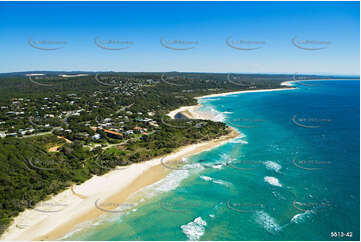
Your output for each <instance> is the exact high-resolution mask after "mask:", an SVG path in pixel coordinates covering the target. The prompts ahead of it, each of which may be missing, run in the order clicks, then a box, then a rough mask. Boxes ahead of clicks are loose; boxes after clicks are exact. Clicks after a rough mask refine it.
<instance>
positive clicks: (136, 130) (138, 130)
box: [133, 126, 142, 133]
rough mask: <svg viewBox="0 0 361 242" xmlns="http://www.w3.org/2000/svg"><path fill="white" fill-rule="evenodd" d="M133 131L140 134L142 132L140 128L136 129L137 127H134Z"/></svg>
mask: <svg viewBox="0 0 361 242" xmlns="http://www.w3.org/2000/svg"><path fill="white" fill-rule="evenodd" d="M133 130H134V131H135V132H137V133H140V132H141V131H142V128H141V127H138V126H135V127H134V128H133Z"/></svg>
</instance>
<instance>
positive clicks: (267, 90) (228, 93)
mask: <svg viewBox="0 0 361 242" xmlns="http://www.w3.org/2000/svg"><path fill="white" fill-rule="evenodd" d="M290 89H296V88H295V87H290V88H287V87H285V88H274V89H259V90H244V91H235V92H224V93H217V94H211V95H206V96H201V97H196V99H200V98H210V97H223V96H229V95H233V94H240V93H250V92H274V91H285V90H290Z"/></svg>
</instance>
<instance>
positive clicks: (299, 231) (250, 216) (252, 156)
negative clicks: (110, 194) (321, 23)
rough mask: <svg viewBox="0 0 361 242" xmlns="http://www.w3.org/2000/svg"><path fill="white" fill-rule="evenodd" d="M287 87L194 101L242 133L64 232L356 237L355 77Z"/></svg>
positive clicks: (143, 236)
mask: <svg viewBox="0 0 361 242" xmlns="http://www.w3.org/2000/svg"><path fill="white" fill-rule="evenodd" d="M294 86H295V87H297V89H294V90H284V91H272V92H257V93H242V94H234V95H228V96H223V97H212V98H203V99H201V100H200V103H202V104H203V106H202V108H201V111H206V112H212V113H213V115H214V117H216V118H217V120H221V121H223V122H225V123H227V124H228V125H229V126H232V127H234V128H236V129H237V130H238V131H239V132H240V133H241V135H240V136H239V137H237V138H236V139H234V140H232V141H230V142H228V143H226V144H224V145H222V146H219V147H217V148H215V149H212V150H210V151H206V152H203V153H200V154H198V155H196V156H193V157H191V158H190V159H188V160H187V161H185V165H184V167H183V169H179V170H174V171H172V172H171V173H170V174H169V175H168V176H167V177H166V178H165V179H163V180H162V181H160V182H158V183H156V184H153V185H151V186H149V187H146V188H144V189H143V190H142V191H140V192H139V193H138V194H137V195H135V196H134V199H133V200H134V201H137V202H136V203H134V207H133V208H131V209H129V208H127V210H126V211H125V212H124V213H121V214H107V215H104V216H102V217H101V218H99V219H97V221H92V222H90V223H88V224H83V225H81V226H80V227H78V228H75V229H74V231H73V232H72V233H71V234H69V235H67V236H66V237H65V238H63V239H64V240H158V241H159V240H255V241H261V240H313V241H320V240H359V239H360V224H359V221H360V209H359V208H360V187H359V186H360V106H359V105H360V82H359V81H346V80H345V81H312V82H307V84H306V83H305V84H302V83H297V84H294ZM137 197H138V198H137ZM139 197H142V199H141V200H139ZM136 198H137V199H138V200H137V199H136Z"/></svg>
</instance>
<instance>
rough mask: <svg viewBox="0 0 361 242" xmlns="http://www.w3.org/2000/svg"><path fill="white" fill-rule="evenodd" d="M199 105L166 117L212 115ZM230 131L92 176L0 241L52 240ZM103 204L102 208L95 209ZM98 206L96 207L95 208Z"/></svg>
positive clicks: (27, 215) (28, 213)
mask: <svg viewBox="0 0 361 242" xmlns="http://www.w3.org/2000/svg"><path fill="white" fill-rule="evenodd" d="M290 89H295V88H278V89H264V90H247V91H236V92H228V93H220V94H212V95H206V96H202V97H197V99H200V98H209V97H220V96H227V95H232V94H239V93H249V92H265V91H282V90H290ZM200 107H201V105H200V104H198V105H194V106H185V107H181V108H179V109H176V110H173V111H171V112H170V113H169V114H168V116H170V117H171V118H174V117H175V115H176V114H177V113H182V114H183V115H184V116H186V117H187V118H189V119H210V120H212V118H213V117H212V116H211V115H210V114H207V113H206V112H199V111H198V109H199V108H200ZM230 129H231V132H230V133H229V134H228V135H226V136H222V137H220V138H218V139H215V140H211V141H207V142H202V143H198V144H192V145H188V146H184V147H181V148H179V149H178V150H176V151H175V152H173V153H171V154H169V155H166V156H163V157H158V158H154V159H152V160H149V161H145V162H141V163H137V164H132V165H130V166H128V167H126V168H122V169H115V170H112V171H110V172H108V173H107V174H104V175H102V176H93V177H92V178H91V179H89V180H87V181H86V182H84V183H82V184H80V185H74V186H72V187H71V188H69V189H66V190H65V191H63V192H61V193H59V194H57V195H56V196H53V197H52V198H50V199H49V200H47V201H45V202H41V203H39V204H37V205H36V206H35V209H27V210H25V211H24V212H22V213H20V214H19V215H18V216H17V217H16V218H14V222H13V223H12V224H11V226H10V227H9V228H8V230H7V231H6V232H5V233H4V234H3V235H2V236H1V238H0V239H1V240H56V239H60V238H62V237H63V236H64V235H66V234H68V233H69V232H71V231H72V229H74V227H75V226H76V225H78V224H81V223H83V222H86V221H91V220H93V219H95V218H97V217H99V216H100V215H102V214H104V213H105V211H104V210H107V207H106V206H107V205H110V207H111V206H113V207H112V208H110V207H109V210H114V209H115V207H116V206H117V205H121V204H122V203H123V204H124V203H125V202H126V200H127V199H128V198H129V197H130V196H131V195H132V194H134V193H135V192H137V191H139V190H140V189H142V188H143V187H146V186H148V185H151V184H154V183H155V182H157V181H160V180H161V179H163V178H164V177H165V176H166V175H167V174H169V173H170V172H171V170H170V169H168V168H166V167H164V166H163V165H161V162H160V160H161V158H164V161H166V162H172V161H175V160H180V159H182V158H187V157H190V156H192V155H195V154H197V153H201V152H203V151H206V150H210V149H212V148H214V147H216V146H220V145H222V144H224V143H226V142H228V141H229V140H231V139H233V138H236V137H237V136H239V133H238V131H237V130H235V129H233V128H230ZM99 204H100V205H104V206H105V207H104V206H99ZM99 207H100V208H99Z"/></svg>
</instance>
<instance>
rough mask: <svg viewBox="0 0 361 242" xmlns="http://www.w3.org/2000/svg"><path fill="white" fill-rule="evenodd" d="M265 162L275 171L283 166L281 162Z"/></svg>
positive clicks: (268, 167) (269, 168)
mask: <svg viewBox="0 0 361 242" xmlns="http://www.w3.org/2000/svg"><path fill="white" fill-rule="evenodd" d="M264 164H265V166H266V168H267V169H268V170H272V171H275V172H279V171H280V170H281V168H282V166H281V165H280V164H278V163H276V162H274V161H266V162H265V163H264Z"/></svg>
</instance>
